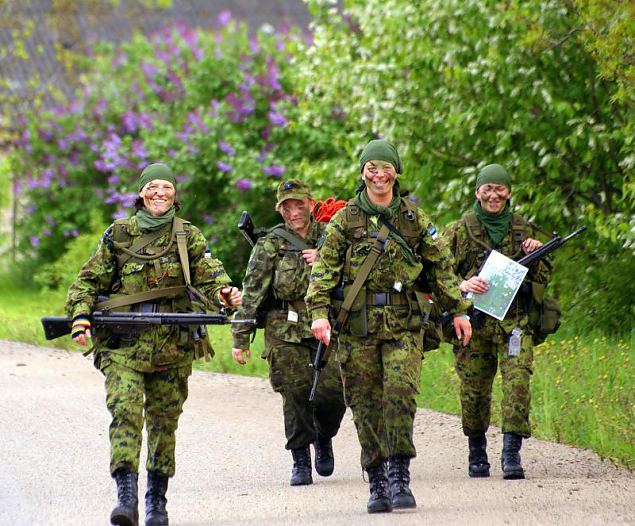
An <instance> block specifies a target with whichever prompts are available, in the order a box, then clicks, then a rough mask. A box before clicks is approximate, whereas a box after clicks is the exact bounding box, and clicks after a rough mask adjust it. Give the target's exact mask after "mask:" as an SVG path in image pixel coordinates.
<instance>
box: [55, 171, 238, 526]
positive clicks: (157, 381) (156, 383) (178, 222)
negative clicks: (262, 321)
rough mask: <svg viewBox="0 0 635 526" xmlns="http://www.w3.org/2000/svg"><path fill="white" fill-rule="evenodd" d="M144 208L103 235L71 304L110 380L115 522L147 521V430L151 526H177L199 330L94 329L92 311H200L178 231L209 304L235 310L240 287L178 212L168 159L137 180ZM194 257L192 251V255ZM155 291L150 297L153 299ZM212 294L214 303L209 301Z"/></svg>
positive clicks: (81, 337) (76, 334)
mask: <svg viewBox="0 0 635 526" xmlns="http://www.w3.org/2000/svg"><path fill="white" fill-rule="evenodd" d="M137 186H138V189H139V197H138V198H137V201H136V203H135V206H136V209H137V210H136V213H135V214H134V215H133V216H131V217H129V218H126V219H118V220H117V221H116V222H115V223H114V224H113V225H111V226H110V227H109V228H108V230H106V232H105V233H104V235H103V237H102V240H101V242H100V243H99V245H98V247H97V250H96V251H95V253H94V254H93V256H92V257H91V258H90V259H89V260H88V261H87V262H86V264H85V265H84V266H83V267H82V269H81V270H80V272H79V275H78V276H77V279H76V280H75V281H74V282H73V284H72V285H71V286H70V289H69V291H68V299H67V303H66V310H67V313H68V316H69V318H71V319H72V320H73V327H72V337H73V339H74V340H75V341H76V342H78V343H80V344H81V345H86V343H87V339H90V338H91V337H92V338H93V352H94V357H95V366H96V367H97V368H99V369H100V370H101V371H102V373H103V374H104V376H105V379H106V405H107V407H108V410H109V411H110V414H111V415H112V422H111V424H110V447H111V452H110V472H111V475H112V477H113V478H114V479H115V480H116V483H117V498H118V504H117V506H116V507H115V509H113V511H112V514H111V517H110V520H111V523H112V524H117V525H121V526H134V525H136V524H137V523H138V496H137V481H138V470H139V453H140V450H141V439H142V429H143V424H144V420H145V425H146V430H147V436H148V455H147V462H146V469H147V472H148V490H147V493H146V496H145V505H146V522H145V523H146V526H164V525H167V524H168V513H167V510H166V502H167V499H166V496H165V495H166V491H167V487H168V479H169V478H170V477H172V476H173V475H174V472H175V469H176V462H175V454H174V453H175V445H176V440H175V432H176V428H177V426H178V421H179V416H180V415H181V412H182V408H183V404H184V403H185V400H186V399H187V395H188V377H189V376H190V374H191V372H192V361H193V358H194V356H193V355H194V353H193V351H194V348H195V346H198V345H199V344H201V343H204V345H207V342H206V341H201V339H200V338H196V340H195V339H194V335H193V334H192V331H191V329H190V328H185V327H179V326H152V327H149V328H148V329H147V330H143V331H141V332H139V333H135V334H124V335H115V334H108V333H107V332H104V331H95V332H96V333H95V334H92V330H91V329H92V328H91V324H90V314H91V312H92V311H93V310H101V309H104V308H106V307H100V306H99V305H101V304H102V303H101V302H102V301H103V300H101V299H98V297H100V296H109V297H110V298H111V299H110V300H108V302H116V303H118V305H116V306H115V305H114V304H113V303H110V307H109V308H113V309H114V310H117V309H123V310H130V311H140V310H143V311H145V312H147V311H151V312H190V311H192V310H200V309H201V308H202V307H201V305H196V306H195V305H194V304H193V302H192V299H191V297H190V296H189V295H188V293H187V292H186V290H185V288H186V287H185V285H186V280H185V278H184V272H183V267H182V266H181V264H182V261H183V259H182V258H181V255H182V254H181V253H180V252H181V249H179V248H178V247H177V242H175V237H176V236H179V235H181V234H182V235H183V236H184V237H185V247H186V252H187V255H186V257H187V261H188V262H189V275H190V280H191V285H192V286H193V287H194V288H196V289H197V290H198V291H199V292H200V293H201V294H202V295H204V296H205V297H206V298H208V304H207V305H206V306H208V307H215V308H216V309H220V308H221V307H235V306H237V305H239V304H240V292H239V291H238V289H236V288H235V287H231V286H230V279H229V277H228V276H227V274H226V273H225V270H224V269H223V266H222V264H221V262H220V261H218V260H217V259H213V258H211V257H209V251H208V250H207V242H206V241H205V238H204V236H203V234H201V232H200V230H199V229H198V228H196V227H195V226H194V225H192V224H190V223H189V222H187V221H183V220H182V219H180V218H179V217H177V216H176V212H177V211H178V209H179V203H178V201H176V194H177V191H176V179H175V177H174V175H173V174H172V171H171V170H170V168H169V167H168V166H167V165H165V164H161V163H156V164H152V165H149V166H147V167H146V168H145V169H144V170H143V172H142V173H141V175H140V176H139V179H138V181H137ZM183 255H184V256H185V254H183ZM150 297H151V298H150ZM210 300H211V301H210ZM108 302H106V305H109V303H108Z"/></svg>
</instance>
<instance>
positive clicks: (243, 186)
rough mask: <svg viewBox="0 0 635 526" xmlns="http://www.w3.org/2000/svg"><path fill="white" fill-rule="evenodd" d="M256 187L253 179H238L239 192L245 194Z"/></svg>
mask: <svg viewBox="0 0 635 526" xmlns="http://www.w3.org/2000/svg"><path fill="white" fill-rule="evenodd" d="M253 185H254V182H253V181H252V180H251V179H242V178H241V179H238V181H236V188H237V189H238V190H240V191H241V192H244V191H246V190H251V189H252V187H253Z"/></svg>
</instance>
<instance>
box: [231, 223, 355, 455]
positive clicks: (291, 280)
mask: <svg viewBox="0 0 635 526" xmlns="http://www.w3.org/2000/svg"><path fill="white" fill-rule="evenodd" d="M280 226H281V227H282V226H283V225H280ZM284 228H285V229H286V230H287V231H288V232H290V233H294V232H293V230H291V229H290V228H289V227H286V226H284ZM323 231H324V224H323V223H318V222H315V221H313V222H312V225H311V228H310V230H309V233H308V235H307V237H306V238H305V241H306V243H307V244H309V245H311V246H316V245H317V242H318V239H319V238H320V236H321V235H322V233H323ZM309 273H310V267H309V265H307V263H306V262H305V261H304V259H303V258H302V252H301V251H300V250H298V249H297V248H295V247H293V246H292V245H291V243H290V242H289V241H287V240H285V239H283V238H282V237H280V236H278V235H277V234H275V233H273V232H270V233H268V234H267V235H266V236H264V237H262V238H260V239H259V240H258V242H257V243H256V245H255V247H254V249H253V251H252V253H251V257H250V259H249V263H248V265H247V271H246V273H245V279H244V281H243V296H242V305H241V306H240V307H239V308H238V313H237V315H236V316H237V317H238V318H255V317H256V311H257V310H258V309H259V308H262V307H264V316H265V350H264V353H263V356H262V357H263V358H266V359H267V362H268V364H269V380H270V382H271V386H272V387H273V389H274V391H276V392H278V393H280V394H281V395H282V400H283V413H284V426H285V435H286V438H287V443H286V449H289V450H296V449H300V448H304V447H306V446H308V445H309V444H310V443H312V442H313V441H314V440H315V438H316V436H318V435H319V436H320V437H324V438H331V437H333V436H335V434H336V433H337V431H338V429H339V426H340V422H341V420H342V417H343V415H344V412H345V410H346V406H345V405H344V399H343V395H342V381H341V378H340V374H339V369H338V367H337V364H336V363H335V362H334V361H333V360H331V362H330V363H329V364H328V365H327V366H326V368H325V369H324V370H323V371H322V374H321V376H320V383H319V385H318V389H317V392H316V397H315V400H314V402H313V403H312V404H311V403H309V401H308V399H309V391H310V390H311V384H312V369H310V368H309V367H308V364H309V363H310V362H311V361H312V356H313V355H314V353H315V349H316V347H317V343H316V341H315V339H314V338H313V335H312V334H311V321H310V319H309V316H308V314H307V311H306V306H305V303H304V294H305V293H306V289H307V286H308V283H309ZM290 312H292V313H296V314H297V321H291V320H290V318H293V317H294V314H291V315H290V314H289V313H290ZM255 330H256V329H255V328H254V327H245V326H244V325H242V326H241V325H236V326H234V327H232V332H233V337H234V345H233V346H234V347H235V348H240V349H249V342H250V339H251V337H252V335H253V333H254V332H255Z"/></svg>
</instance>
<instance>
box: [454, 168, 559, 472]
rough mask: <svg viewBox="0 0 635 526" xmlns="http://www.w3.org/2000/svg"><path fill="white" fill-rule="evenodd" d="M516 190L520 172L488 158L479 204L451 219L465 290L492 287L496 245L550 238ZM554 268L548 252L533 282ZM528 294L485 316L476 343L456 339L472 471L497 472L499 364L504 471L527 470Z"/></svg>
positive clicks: (507, 247) (513, 252)
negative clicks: (490, 451) (488, 270)
mask: <svg viewBox="0 0 635 526" xmlns="http://www.w3.org/2000/svg"><path fill="white" fill-rule="evenodd" d="M511 195H512V180H511V177H510V175H509V174H508V172H507V170H505V168H503V167H502V166H501V165H499V164H490V165H488V166H485V167H484V168H483V169H482V170H481V171H480V172H479V174H478V176H477V178H476V190H475V197H476V201H475V202H474V206H473V208H472V210H470V211H469V212H466V213H465V214H464V215H463V217H462V218H461V219H460V220H459V221H457V222H456V223H454V224H453V225H450V226H449V227H448V230H447V232H446V238H447V240H448V243H449V246H450V250H451V251H452V253H453V254H454V270H455V272H456V273H457V274H458V275H459V276H460V277H461V278H462V281H461V284H460V288H461V291H462V292H463V293H465V294H467V293H473V294H482V293H484V292H486V291H487V290H488V283H487V281H486V280H484V279H483V278H480V277H479V276H478V273H479V271H480V269H481V267H482V265H483V263H484V262H485V260H486V259H487V256H488V255H489V253H490V252H491V251H492V250H493V249H495V250H497V251H498V252H500V253H502V254H504V255H505V256H508V257H510V258H514V259H517V258H518V257H519V256H522V255H524V254H529V253H530V252H533V251H534V250H536V249H537V248H539V247H541V246H542V243H541V242H540V241H538V240H537V239H536V238H535V237H536V232H535V228H534V226H533V225H532V224H530V223H529V222H528V221H527V220H526V219H524V218H523V217H522V216H520V215H518V214H515V213H513V212H512V209H511V206H510V198H511ZM550 273H551V266H550V263H549V261H548V260H544V259H543V260H540V261H537V262H535V263H534V264H532V265H531V266H530V267H529V272H528V274H527V276H526V278H525V283H526V284H527V285H528V287H527V288H528V289H529V290H531V289H532V288H533V287H534V284H538V286H540V287H544V286H545V285H546V284H547V282H548V280H549V276H550ZM521 290H522V289H521ZM521 296H522V294H519V295H518V296H517V298H516V299H515V300H514V302H513V303H512V305H511V306H510V308H509V310H508V312H507V315H506V316H505V319H504V320H503V321H498V320H496V319H495V318H492V317H491V316H487V315H483V316H481V319H482V326H478V327H475V330H474V337H473V338H472V342H471V343H470V345H469V346H468V347H464V348H458V347H455V368H456V372H457V374H458V375H459V378H460V379H461V413H462V424H463V432H464V434H465V435H466V436H467V437H468V447H469V457H468V474H469V476H470V477H489V474H490V464H489V462H488V457H487V450H486V448H487V440H486V437H485V432H486V431H487V429H488V427H489V423H490V412H491V403H492V385H493V381H494V377H495V375H496V370H497V367H498V366H500V370H501V376H502V387H503V399H502V401H501V412H502V428H503V451H502V456H501V465H502V469H503V478H505V479H522V478H524V477H525V473H524V470H523V467H522V465H521V461H520V454H519V451H520V448H521V445H522V440H523V438H528V437H529V436H530V435H531V429H530V426H529V402H530V386H529V382H530V378H531V374H532V363H533V345H534V344H533V340H532V331H531V327H530V326H529V324H528V322H529V316H528V313H527V311H526V308H525V302H524V301H523V300H522V297H521ZM518 339H520V342H518Z"/></svg>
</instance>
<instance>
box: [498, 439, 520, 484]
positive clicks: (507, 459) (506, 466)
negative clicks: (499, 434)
mask: <svg viewBox="0 0 635 526" xmlns="http://www.w3.org/2000/svg"><path fill="white" fill-rule="evenodd" d="M522 445H523V437H522V436H521V435H519V434H517V433H503V454H502V456H501V466H502V468H503V478H504V479H508V480H514V479H524V478H525V471H524V470H523V467H522V465H521V464H520V453H519V451H520V447H521V446H522Z"/></svg>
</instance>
